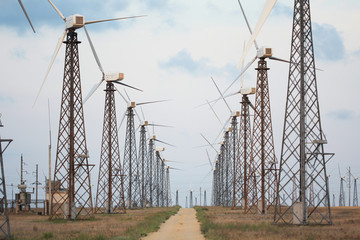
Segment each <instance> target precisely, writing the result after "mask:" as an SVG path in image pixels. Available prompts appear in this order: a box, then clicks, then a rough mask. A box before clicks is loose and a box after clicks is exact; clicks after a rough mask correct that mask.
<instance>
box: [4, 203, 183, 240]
mask: <svg viewBox="0 0 360 240" xmlns="http://www.w3.org/2000/svg"><path fill="white" fill-rule="evenodd" d="M177 211H178V208H177V207H173V208H149V209H141V210H128V211H127V212H126V213H125V214H112V215H105V214H97V215H95V218H94V219H89V220H77V221H66V220H62V219H58V220H48V217H47V216H39V215H34V214H19V215H15V214H11V215H10V216H9V218H10V227H11V234H12V237H13V239H16V240H20V239H21V240H22V239H24V240H25V239H64V240H65V239H66V240H69V239H74V240H75V239H84V240H85V239H86V240H88V239H92V240H102V239H129V240H130V239H139V238H140V237H141V236H145V235H146V233H148V232H152V231H157V229H158V226H159V225H160V224H161V223H162V222H164V221H165V220H166V219H168V218H169V217H170V216H171V215H173V214H175V213H176V212H177Z"/></svg>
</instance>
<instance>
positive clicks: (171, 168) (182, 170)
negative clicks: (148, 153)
mask: <svg viewBox="0 0 360 240" xmlns="http://www.w3.org/2000/svg"><path fill="white" fill-rule="evenodd" d="M169 168H170V169H173V170H179V171H184V170H183V169H180V168H174V167H169Z"/></svg>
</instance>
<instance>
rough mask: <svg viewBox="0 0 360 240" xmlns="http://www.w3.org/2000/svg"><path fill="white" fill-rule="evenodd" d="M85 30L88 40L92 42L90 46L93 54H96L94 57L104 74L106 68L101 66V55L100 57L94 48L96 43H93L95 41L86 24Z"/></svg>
mask: <svg viewBox="0 0 360 240" xmlns="http://www.w3.org/2000/svg"><path fill="white" fill-rule="evenodd" d="M84 30H85V33H86V37H87V39H88V41H89V44H90V47H91V51H92V53H93V55H94V58H95V60H96V63H97V65H98V66H99V69H100V71H101V72H102V74H103V75H104V74H105V73H104V69H103V67H102V66H101V62H100V60H99V57H98V55H97V53H96V50H95V48H94V45H93V43H92V41H91V38H90V35H89V33H88V31H87V29H86V27H85V26H84Z"/></svg>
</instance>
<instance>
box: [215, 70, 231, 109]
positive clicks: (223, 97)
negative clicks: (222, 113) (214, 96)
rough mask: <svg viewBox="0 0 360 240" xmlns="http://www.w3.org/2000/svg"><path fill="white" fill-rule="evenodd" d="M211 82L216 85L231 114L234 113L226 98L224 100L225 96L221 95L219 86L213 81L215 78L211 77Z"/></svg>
mask: <svg viewBox="0 0 360 240" xmlns="http://www.w3.org/2000/svg"><path fill="white" fill-rule="evenodd" d="M211 80H212V81H213V83H214V84H215V87H216V89H217V90H218V92H219V94H220V96H221V98H222V99H223V100H224V102H225V104H226V106H227V108H228V109H229V111H230V113H232V111H231V108H230V106H229V104H228V103H227V102H226V100H225V98H224V95H223V94H222V93H221V91H220V89H219V87H218V85H217V84H216V82H215V80H214V79H213V77H211Z"/></svg>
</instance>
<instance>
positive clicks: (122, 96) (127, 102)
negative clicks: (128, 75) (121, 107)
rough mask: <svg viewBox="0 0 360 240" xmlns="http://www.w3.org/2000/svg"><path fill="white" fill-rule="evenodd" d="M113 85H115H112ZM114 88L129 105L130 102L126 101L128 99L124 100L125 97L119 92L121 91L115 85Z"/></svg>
mask: <svg viewBox="0 0 360 240" xmlns="http://www.w3.org/2000/svg"><path fill="white" fill-rule="evenodd" d="M114 87H115V86H114ZM115 90H116V91H117V92H118V93H119V94H120V96H121V97H122V99H123V100H124V101H125V102H126V104H128V105H129V103H130V102H128V100H126V98H125V97H124V95H122V94H121V92H120V91H119V90H118V89H117V88H116V87H115ZM126 107H127V106H126Z"/></svg>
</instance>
